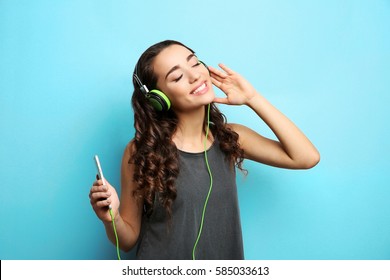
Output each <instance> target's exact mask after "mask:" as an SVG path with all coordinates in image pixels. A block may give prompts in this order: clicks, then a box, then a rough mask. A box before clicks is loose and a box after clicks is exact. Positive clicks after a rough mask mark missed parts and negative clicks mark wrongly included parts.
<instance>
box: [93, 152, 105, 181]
mask: <svg viewBox="0 0 390 280" xmlns="http://www.w3.org/2000/svg"><path fill="white" fill-rule="evenodd" d="M94 159H95V163H96V168H97V172H98V174H99V179H101V180H102V181H103V185H105V184H106V181H105V180H104V176H103V170H102V166H101V165H100V161H99V157H98V156H97V155H95V157H94Z"/></svg>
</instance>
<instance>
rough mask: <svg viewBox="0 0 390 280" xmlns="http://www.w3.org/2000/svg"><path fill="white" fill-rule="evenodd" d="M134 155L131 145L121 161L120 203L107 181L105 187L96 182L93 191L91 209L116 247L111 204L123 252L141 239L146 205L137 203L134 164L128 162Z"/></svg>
mask: <svg viewBox="0 0 390 280" xmlns="http://www.w3.org/2000/svg"><path fill="white" fill-rule="evenodd" d="M131 154H132V144H131V143H130V144H129V145H127V147H126V149H125V152H124V154H123V158H122V167H121V198H120V203H119V198H118V195H117V193H116V191H115V188H114V187H112V186H111V185H110V183H109V182H108V181H107V180H105V181H106V185H103V183H102V181H101V180H97V181H95V182H94V184H93V186H92V188H91V191H90V199H91V204H92V207H93V209H94V211H95V213H96V215H97V216H98V218H99V219H100V220H102V222H103V224H104V226H105V229H106V233H107V236H108V238H109V239H110V241H111V242H112V243H113V244H116V239H115V234H114V229H113V225H112V220H111V216H110V214H109V211H108V207H107V206H108V205H110V204H111V206H112V211H113V216H114V221H115V227H116V231H117V234H118V240H119V246H120V248H121V249H122V250H124V251H129V250H130V249H132V248H133V247H134V245H135V244H136V242H137V240H138V236H139V233H140V228H141V217H142V207H143V206H142V205H143V202H142V201H141V200H139V199H138V200H137V199H136V198H135V197H134V195H133V190H135V188H136V185H135V184H134V182H133V171H134V165H133V164H129V163H128V160H129V158H130V156H131Z"/></svg>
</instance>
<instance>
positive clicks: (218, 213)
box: [137, 141, 244, 260]
mask: <svg viewBox="0 0 390 280" xmlns="http://www.w3.org/2000/svg"><path fill="white" fill-rule="evenodd" d="M207 155H208V161H209V165H210V169H211V172H212V176H213V189H212V192H211V195H210V198H209V201H208V204H207V209H206V213H205V218H204V225H203V230H202V235H201V237H200V240H199V242H198V245H197V249H196V253H195V258H196V259H199V260H200V259H206V260H212V259H215V260H218V259H219V260H229V259H230V260H234V259H244V252H243V242H242V232H241V222H240V213H239V207H238V197H237V188H236V178H235V169H234V168H233V167H232V166H231V165H230V164H229V163H228V162H227V161H226V160H225V154H224V153H223V152H222V151H221V149H220V148H219V144H218V142H216V141H215V142H214V144H213V145H212V146H211V147H210V149H209V150H208V152H207ZM179 160H180V162H179V169H180V173H179V176H178V178H177V180H176V183H175V186H176V189H177V197H176V200H174V202H173V206H172V222H171V224H170V225H168V223H167V217H166V214H165V209H164V208H163V207H162V206H161V205H160V204H159V203H157V205H155V206H154V211H153V213H152V215H151V216H150V217H147V216H146V215H144V217H143V219H142V225H141V233H140V237H139V240H138V248H137V259H145V260H147V259H176V260H179V259H180V260H185V259H192V249H193V247H194V244H195V241H196V238H197V235H198V232H199V226H200V223H201V218H202V211H203V205H204V202H205V199H206V196H207V193H208V191H209V186H210V177H209V174H208V171H207V167H206V163H205V158H204V153H203V152H202V153H187V152H183V151H179Z"/></svg>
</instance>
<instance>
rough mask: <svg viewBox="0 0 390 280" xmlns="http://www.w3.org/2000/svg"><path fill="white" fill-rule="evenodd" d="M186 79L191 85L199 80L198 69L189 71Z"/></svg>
mask: <svg viewBox="0 0 390 280" xmlns="http://www.w3.org/2000/svg"><path fill="white" fill-rule="evenodd" d="M188 71H189V72H188V79H189V82H190V83H191V84H192V83H194V82H196V81H197V80H199V78H200V76H201V73H200V71H199V70H198V69H193V68H192V69H190V70H188Z"/></svg>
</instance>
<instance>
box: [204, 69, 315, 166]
mask: <svg viewBox="0 0 390 280" xmlns="http://www.w3.org/2000/svg"><path fill="white" fill-rule="evenodd" d="M219 66H220V67H221V68H222V69H223V70H224V71H225V72H222V71H220V70H217V69H215V68H212V67H209V68H210V73H211V77H212V81H213V84H214V85H215V86H217V87H218V88H220V89H221V90H222V91H223V92H224V93H225V94H226V98H215V100H214V101H215V102H217V103H222V104H229V105H247V106H249V107H250V108H252V109H253V110H254V111H255V112H256V114H257V115H258V116H259V117H260V118H261V119H262V120H263V121H264V122H265V123H266V124H267V125H268V126H269V127H270V129H271V130H272V131H273V132H274V133H275V135H276V137H277V138H278V140H279V141H274V140H271V139H268V138H265V137H263V136H261V135H260V134H258V133H257V132H255V131H253V130H251V129H249V128H247V127H245V126H243V125H238V124H230V127H231V128H232V129H233V130H234V131H235V132H237V133H238V135H239V144H240V146H241V148H242V149H243V150H244V153H245V157H246V158H248V159H251V160H255V161H257V162H261V163H264V164H268V165H272V166H277V167H282V168H291V169H307V168H311V167H313V166H315V165H316V164H317V163H318V162H319V160H320V155H319V152H318V151H317V149H316V148H315V147H314V145H313V144H312V143H311V142H310V140H309V139H308V138H307V137H306V136H305V135H304V134H303V133H302V132H301V131H300V130H299V128H298V127H297V126H296V125H295V124H294V123H293V122H292V121H291V120H289V119H288V118H287V117H286V116H285V115H283V114H282V113H281V112H280V111H279V110H278V109H276V108H275V107H274V106H273V105H272V104H271V103H269V102H268V101H267V100H266V99H265V98H264V97H263V96H261V95H260V94H259V93H258V92H257V91H256V90H255V89H254V88H253V86H252V85H251V84H250V83H249V82H248V81H246V80H245V79H244V78H243V77H242V76H240V75H239V74H237V73H235V72H234V71H232V70H231V69H229V68H228V67H226V66H225V65H223V64H220V65H219Z"/></svg>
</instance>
